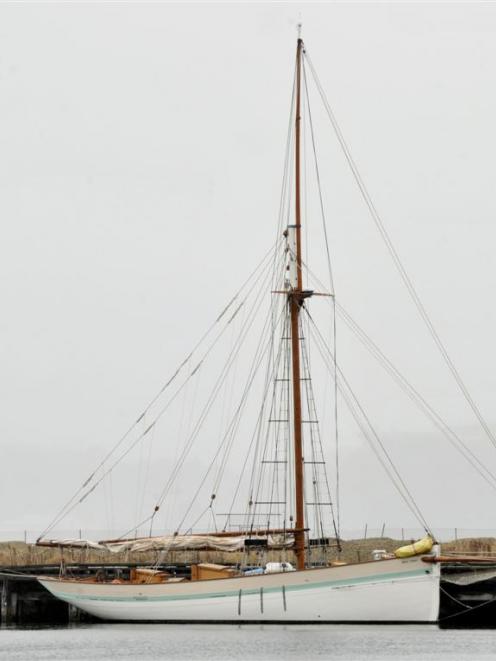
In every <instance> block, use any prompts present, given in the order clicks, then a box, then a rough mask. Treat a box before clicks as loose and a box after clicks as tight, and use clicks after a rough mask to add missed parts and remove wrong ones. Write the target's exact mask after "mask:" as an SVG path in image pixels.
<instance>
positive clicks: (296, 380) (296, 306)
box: [288, 34, 305, 569]
mask: <svg viewBox="0 0 496 661" xmlns="http://www.w3.org/2000/svg"><path fill="white" fill-rule="evenodd" d="M302 50H303V41H302V39H301V37H300V35H299V34H298V43H297V49H296V108H295V227H294V231H295V239H296V241H295V243H296V246H295V247H296V255H295V256H296V276H297V277H296V283H294V284H296V287H295V286H294V285H293V288H292V289H291V290H290V292H289V294H288V303H289V306H290V312H291V355H292V369H293V420H294V463H295V505H296V521H295V526H294V527H295V529H296V531H295V549H296V562H297V567H298V569H305V531H304V529H305V508H304V498H303V443H302V429H301V382H300V336H299V316H300V308H301V305H302V303H303V298H304V294H303V286H302V284H303V283H302V273H301V196H300V125H301V56H302Z"/></svg>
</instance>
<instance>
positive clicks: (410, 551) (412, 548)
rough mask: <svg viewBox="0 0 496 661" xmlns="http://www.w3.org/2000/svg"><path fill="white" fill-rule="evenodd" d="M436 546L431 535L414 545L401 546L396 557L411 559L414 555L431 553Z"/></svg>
mask: <svg viewBox="0 0 496 661" xmlns="http://www.w3.org/2000/svg"><path fill="white" fill-rule="evenodd" d="M433 546H434V541H433V539H432V537H431V536H430V535H427V536H426V537H423V538H422V539H419V540H418V541H417V542H414V543H413V544H407V545H406V546H400V548H399V549H396V551H395V552H394V555H395V556H396V557H397V558H411V557H412V555H419V554H420V553H429V551H430V550H431V549H432V547H433Z"/></svg>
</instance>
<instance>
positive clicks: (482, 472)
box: [305, 266, 496, 489]
mask: <svg viewBox="0 0 496 661" xmlns="http://www.w3.org/2000/svg"><path fill="white" fill-rule="evenodd" d="M305 269H306V271H307V273H308V274H310V275H311V277H312V279H313V280H314V281H315V282H316V284H317V285H318V286H319V287H323V285H322V283H321V282H320V281H319V280H318V278H316V276H315V275H314V274H313V273H312V272H311V271H310V269H308V267H306V266H305ZM335 304H336V306H337V312H338V314H339V316H340V317H341V318H342V320H343V321H344V322H345V324H346V325H347V327H348V328H349V329H350V330H351V331H352V332H353V333H354V335H355V336H356V337H357V338H358V339H359V341H360V342H361V343H362V344H363V345H364V346H365V348H366V349H367V350H368V351H369V353H370V354H371V355H372V356H373V357H374V358H375V359H376V360H377V362H378V363H379V364H380V365H381V367H382V368H383V369H384V370H385V371H386V372H387V373H388V374H389V375H390V376H391V377H392V378H393V380H394V381H395V382H396V384H397V385H398V386H399V387H400V388H401V389H402V390H403V392H404V393H405V394H406V395H408V397H409V398H410V399H411V400H412V401H413V402H414V403H415V405H416V406H417V407H418V408H419V409H420V410H421V411H422V412H423V413H424V415H425V416H426V417H427V418H428V419H429V420H430V421H431V422H432V423H433V424H434V425H435V426H436V427H437V429H439V430H440V431H441V432H442V434H443V435H444V436H445V438H446V439H447V440H448V441H449V443H450V444H451V445H452V446H453V447H454V448H455V450H457V452H459V453H460V454H461V456H462V457H463V458H464V459H465V460H466V461H467V462H468V463H469V464H470V465H471V466H472V468H473V469H474V470H475V471H476V472H477V473H478V474H479V476H480V477H482V478H483V479H484V480H485V481H486V482H487V483H488V484H489V486H491V487H492V488H493V489H496V475H495V474H494V473H493V472H492V471H490V470H489V468H487V466H485V465H484V464H483V463H482V462H481V461H480V459H479V458H478V457H477V455H476V454H475V453H474V452H473V451H472V450H471V449H470V448H469V447H468V445H467V444H466V443H465V442H464V441H463V439H462V438H461V437H460V436H459V435H458V434H457V433H456V432H455V431H454V430H453V429H452V428H451V427H450V426H449V425H448V423H447V422H446V421H445V420H444V419H443V418H442V417H441V416H440V415H439V413H438V412H437V411H436V410H435V409H434V408H433V407H432V406H431V405H430V404H429V402H428V401H427V400H426V399H425V397H423V395H422V394H421V393H420V392H419V391H418V390H417V389H416V388H415V387H414V386H413V385H412V384H411V383H410V382H409V381H408V379H407V378H406V377H405V376H404V375H403V374H402V373H401V372H400V371H399V370H398V368H397V367H396V366H395V365H394V364H393V363H392V361H391V360H390V359H389V358H388V357H387V356H386V355H385V354H384V352H383V351H382V350H381V349H380V348H379V346H378V345H377V344H375V342H374V341H373V340H372V338H371V337H370V336H369V335H368V334H367V333H366V332H365V330H363V328H361V327H360V326H359V325H358V323H357V322H356V321H355V320H354V319H353V318H352V317H351V315H350V314H349V313H348V312H347V311H346V310H345V309H344V308H343V306H342V305H341V304H339V303H338V302H337V301H336V303H335Z"/></svg>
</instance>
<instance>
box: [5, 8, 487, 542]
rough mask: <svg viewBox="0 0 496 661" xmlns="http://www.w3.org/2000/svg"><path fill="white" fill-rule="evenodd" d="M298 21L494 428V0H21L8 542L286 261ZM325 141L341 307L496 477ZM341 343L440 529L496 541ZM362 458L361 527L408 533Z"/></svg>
mask: <svg viewBox="0 0 496 661" xmlns="http://www.w3.org/2000/svg"><path fill="white" fill-rule="evenodd" d="M300 14H301V19H302V21H303V24H304V28H303V30H304V34H303V36H304V39H305V42H306V44H307V47H308V50H309V53H310V55H311V57H312V60H313V62H314V64H315V66H316V68H317V70H318V73H319V76H320V79H321V82H322V83H323V85H324V87H325V89H326V92H327V95H328V97H329V99H330V101H331V104H332V106H333V109H334V112H335V114H336V116H337V118H338V121H339V122H340V125H341V128H342V130H343V132H344V134H345V136H346V138H347V141H348V143H349V145H350V147H351V150H352V152H353V154H354V156H355V159H356V161H357V163H358V165H359V168H360V170H361V172H362V175H363V177H364V179H365V181H366V183H367V186H368V188H369V190H370V192H371V195H372V197H373V199H374V201H375V203H376V206H377V208H378V209H379V211H380V213H381V215H382V218H383V220H384V223H385V225H386V227H387V228H388V230H389V231H390V234H391V236H392V239H393V241H394V243H395V245H396V247H397V249H398V252H399V253H400V255H401V257H402V259H403V260H404V263H405V265H406V268H407V270H408V272H409V273H410V275H411V277H412V279H413V281H414V282H415V285H416V287H417V290H418V292H419V294H420V296H421V298H422V300H423V301H424V303H425V305H426V307H427V309H428V310H429V313H430V314H431V317H432V319H433V321H434V324H435V326H436V327H437V329H438V331H439V333H440V335H441V337H442V338H443V340H444V341H445V343H446V346H447V348H448V350H449V352H450V354H451V355H452V357H453V359H454V361H455V363H456V364H457V366H458V367H459V370H460V372H461V373H462V375H463V377H464V379H465V381H466V383H467V385H468V386H469V388H470V390H471V392H472V394H473V396H474V398H475V399H476V401H477V402H478V403H479V405H480V408H481V410H482V411H483V413H484V415H485V416H486V418H487V420H488V422H489V424H490V425H491V427H492V429H493V430H494V431H495V432H496V415H495V409H494V395H495V392H496V369H495V368H496V364H495V363H496V359H495V352H494V349H493V347H494V338H495V336H496V310H495V307H494V291H495V285H496V269H495V264H494V259H493V254H494V243H495V240H496V228H495V217H496V200H495V196H494V172H495V164H494V154H495V153H496V131H495V128H494V118H495V117H496V92H495V80H494V63H495V62H496V39H495V38H494V35H495V32H496V5H495V4H494V3H473V2H471V3H449V2H443V3H402V2H398V3H371V2H370V3H349V2H346V3H311V2H308V3H294V4H290V3H274V4H269V3H261V4H241V3H232V4H220V3H218V4H210V3H199V4H187V3H181V4H173V3H171V4H166V3H126V4H125V3H106V4H103V3H102V4H98V3H92V4H88V3H80V4H79V3H70V4H69V3H65V4H64V3H50V4H49V3H33V4H28V3H2V4H0V223H1V242H0V357H1V358H0V365H1V369H0V401H1V416H0V443H1V453H2V454H1V458H2V461H1V467H2V477H1V481H0V484H1V487H0V530H19V529H24V528H27V529H30V530H38V529H42V528H43V527H44V525H45V524H46V523H47V522H48V521H49V519H50V518H51V516H52V515H53V513H54V512H55V510H56V509H57V507H58V506H59V505H61V504H62V503H63V501H64V500H65V498H66V497H67V496H68V495H69V494H70V492H71V490H72V489H73V487H76V486H78V485H79V484H80V483H81V481H82V480H83V479H84V477H85V476H86V475H87V474H88V473H89V472H90V470H91V468H92V467H93V466H94V464H95V463H96V460H97V459H99V458H100V457H101V456H102V454H104V452H105V450H106V449H107V448H108V447H109V446H111V445H112V444H113V442H114V441H115V440H116V439H117V438H119V436H120V435H121V434H122V432H123V431H125V429H126V428H127V427H128V426H129V424H130V422H131V421H133V420H134V419H135V417H136V415H137V414H139V413H140V411H141V410H142V408H143V405H144V404H145V403H146V401H147V400H148V399H149V398H150V397H151V396H152V395H153V394H154V393H155V392H156V391H157V390H158V389H159V388H160V386H161V385H162V383H163V381H164V379H165V378H166V377H167V376H168V375H169V374H170V373H171V372H173V370H174V368H175V367H176V365H177V363H178V362H180V360H181V359H182V358H183V357H184V356H185V355H186V354H187V353H188V351H189V350H190V348H191V347H192V345H193V344H194V342H195V341H196V339H197V338H198V336H199V334H200V333H201V331H202V330H203V329H204V328H206V327H207V326H208V325H209V323H210V322H211V321H212V319H213V318H215V315H216V314H217V313H218V311H219V310H220V309H221V308H222V306H223V304H224V303H225V302H227V300H228V299H229V297H230V296H231V295H232V293H233V291H234V289H235V288H236V286H237V285H238V284H239V283H241V282H242V281H243V279H244V278H245V277H246V275H247V274H248V273H249V272H250V270H251V268H252V267H253V265H254V264H256V263H257V261H258V260H259V259H260V258H261V256H262V255H263V254H264V253H265V252H266V250H267V249H268V247H269V246H270V245H271V244H272V242H273V240H274V231H275V227H276V222H277V212H278V203H279V193H280V181H281V175H282V164H283V156H284V147H285V139H286V129H287V115H288V110H289V97H290V90H291V84H292V75H293V61H294V48H295V36H296V28H295V26H296V23H297V21H298V19H299V16H300ZM316 124H317V128H318V133H319V138H320V139H319V152H320V153H322V159H323V163H322V168H323V175H324V176H323V180H324V194H325V202H326V209H327V219H328V231H329V234H330V238H331V249H332V257H333V266H334V274H335V285H336V292H337V296H338V299H339V300H340V301H341V303H342V304H343V305H344V306H345V308H346V309H347V310H348V311H349V312H350V313H351V314H352V315H353V316H354V317H355V318H356V319H357V320H358V321H359V322H360V324H361V325H362V326H363V327H364V328H365V329H366V330H367V331H368V332H369V333H370V334H371V335H372V337H373V338H374V339H375V340H376V341H377V342H378V343H379V344H380V345H381V346H382V347H384V349H385V350H387V352H388V354H389V355H390V356H391V357H392V358H393V359H394V360H395V361H396V362H397V363H398V365H399V366H400V367H401V368H402V369H403V370H404V372H405V374H407V376H408V377H409V378H410V379H411V380H412V382H413V383H415V384H416V385H418V387H419V388H420V389H421V391H422V392H423V393H424V394H425V395H426V397H427V398H428V399H429V401H430V402H432V403H433V405H434V406H435V407H436V408H437V409H438V410H439V412H440V413H442V415H443V416H444V417H445V418H446V419H447V420H448V421H449V422H450V424H451V425H452V426H453V427H454V428H455V429H456V431H457V432H458V433H459V434H460V435H462V436H463V437H464V438H465V439H466V441H467V443H469V444H470V446H471V448H472V449H473V450H474V452H476V454H477V455H478V456H479V457H480V458H481V459H483V460H484V461H485V462H486V463H487V465H488V466H490V467H491V469H492V470H496V450H495V449H494V448H491V447H490V445H489V442H488V441H487V439H486V438H485V437H484V436H483V434H482V431H480V430H479V428H478V427H477V423H476V421H474V418H473V415H472V413H471V412H470V410H469V409H468V407H467V406H466V404H465V403H464V401H463V399H462V398H461V396H460V394H459V393H458V392H457V389H456V386H455V385H454V384H453V383H452V381H451V379H450V378H449V376H448V374H447V370H446V368H445V366H444V365H443V363H442V361H441V359H440V358H439V357H438V356H437V354H436V352H435V351H434V349H433V347H432V343H431V342H430V340H429V338H428V337H427V335H426V332H425V329H424V328H423V326H422V324H421V323H420V322H419V321H418V319H417V318H416V316H415V313H414V311H413V309H412V305H411V302H410V301H409V300H408V298H407V295H406V293H405V292H404V291H403V288H402V285H401V283H400V282H399V280H398V277H397V275H396V273H395V271H394V269H393V267H392V266H391V264H390V262H389V261H388V257H387V254H386V252H385V250H384V247H383V246H382V244H381V243H380V240H379V238H378V236H377V233H376V231H375V229H374V227H373V224H372V222H371V220H370V219H369V218H368V216H367V212H366V210H365V207H364V205H363V202H362V201H361V199H360V197H359V195H358V192H357V191H356V189H355V187H354V183H353V181H352V178H351V176H350V173H349V172H348V170H347V168H346V164H345V162H344V159H343V157H342V155H341V154H340V153H339V148H338V145H337V142H336V140H335V139H334V138H333V135H332V133H331V130H330V127H329V126H328V125H327V124H326V123H325V120H324V116H323V114H321V116H320V118H319V116H318V115H316ZM324 154H326V155H324ZM321 267H322V268H321V269H320V270H321V271H322V269H323V268H324V267H323V265H321ZM323 276H324V277H325V271H324V272H323ZM341 347H342V362H343V364H344V365H345V366H346V369H347V373H349V374H350V378H352V380H353V381H354V383H355V384H356V387H357V390H358V391H359V392H360V394H361V396H362V397H363V398H364V401H366V403H367V410H368V411H369V413H370V415H371V417H372V418H373V419H374V421H375V422H376V424H377V426H378V428H379V429H380V430H381V432H382V433H383V434H384V435H385V437H386V438H387V439H388V440H389V441H390V442H393V441H394V440H395V439H398V444H397V446H396V453H397V455H396V456H397V457H398V459H401V462H402V468H403V470H404V472H405V474H406V477H407V478H408V480H409V483H410V484H411V486H412V488H413V490H415V489H417V490H418V492H419V498H420V500H421V502H422V505H423V509H424V511H425V514H426V516H427V518H428V520H429V522H430V523H432V525H434V526H440V527H447V526H455V525H457V526H460V527H472V528H484V527H487V528H489V527H494V528H496V524H495V522H494V516H493V513H492V510H493V508H492V507H491V506H487V503H491V502H493V501H492V499H493V498H494V492H493V491H492V490H490V489H489V488H488V487H487V486H486V485H485V484H484V483H483V482H482V481H481V480H480V479H478V478H477V475H476V474H475V473H473V471H472V470H471V469H470V468H469V467H468V466H467V465H465V464H464V463H463V462H462V461H461V460H460V458H459V457H458V456H457V455H456V454H454V453H453V451H452V450H450V449H449V446H448V445H447V444H446V442H445V441H444V440H443V439H442V438H439V435H438V434H437V433H436V432H435V430H434V429H433V428H432V427H430V426H429V425H428V423H427V422H425V421H422V420H419V418H418V415H417V414H414V413H413V411H412V409H411V407H409V406H408V405H407V404H405V403H404V401H403V403H401V400H400V401H399V403H397V401H396V399H395V393H396V391H395V390H394V388H393V386H391V385H388V384H387V383H386V382H385V380H384V377H382V376H376V373H374V372H373V370H372V369H371V368H370V366H369V364H368V362H367V359H366V358H365V357H364V356H363V355H362V354H361V353H360V352H359V351H358V350H356V348H355V345H353V344H352V343H351V340H348V339H347V338H346V336H344V337H343V340H342V343H341ZM369 368H370V369H369ZM377 374H380V373H379V372H377ZM343 443H344V445H343V513H342V519H343V527H344V528H354V527H358V526H361V525H362V524H363V523H365V522H368V523H369V525H371V526H376V527H378V526H380V525H381V524H382V522H383V521H387V522H388V523H390V524H391V525H396V526H401V525H405V526H406V525H411V520H410V519H409V517H408V513H405V512H404V509H402V507H401V506H400V505H399V503H398V502H397V501H396V499H395V498H394V497H393V495H392V493H391V490H390V488H389V487H387V486H386V485H385V483H384V482H385V480H384V477H383V475H382V473H381V471H380V468H378V469H377V471H375V470H374V471H372V469H371V468H370V466H371V463H372V459H371V456H369V454H368V452H367V450H366V448H365V446H363V445H361V442H360V436H359V434H358V432H356V430H355V431H353V430H352V429H351V428H350V429H349V431H348V437H347V439H346V441H343ZM481 502H482V503H484V505H482V506H481V505H480V503H481ZM86 516H88V514H86ZM122 518H124V517H122ZM79 523H80V525H81V527H83V528H86V529H87V528H90V527H92V525H93V523H94V521H93V520H88V519H87V520H81V521H79V520H78V519H77V517H74V518H73V519H71V522H70V524H71V525H73V526H77V527H79V525H78V524H79ZM95 525H96V523H95Z"/></svg>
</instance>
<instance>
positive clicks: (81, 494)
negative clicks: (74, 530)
mask: <svg viewBox="0 0 496 661" xmlns="http://www.w3.org/2000/svg"><path fill="white" fill-rule="evenodd" d="M279 243H281V240H280V239H279V240H278V241H277V242H276V243H275V244H274V245H273V246H272V247H271V248H270V250H268V251H267V253H265V255H264V257H263V258H262V260H261V261H260V262H259V263H258V264H257V266H256V267H255V269H253V271H252V272H251V273H250V275H249V276H248V278H246V279H245V281H244V282H243V284H242V285H241V287H240V288H239V289H238V291H237V292H236V294H235V295H234V297H232V298H231V299H230V302H229V303H228V304H227V305H226V306H225V307H224V308H223V309H222V311H221V313H220V314H219V315H218V316H217V318H216V320H215V321H214V322H213V323H212V324H211V325H210V327H209V328H208V330H207V331H206V332H205V333H203V335H202V336H201V338H200V340H198V342H197V343H196V344H195V346H194V348H193V350H192V351H191V352H190V353H189V354H188V356H187V357H186V358H185V359H184V360H183V361H182V363H181V364H180V365H179V367H178V368H177V369H176V371H175V372H174V374H173V375H172V376H171V377H170V378H169V379H168V381H167V382H166V383H165V385H164V386H162V388H161V389H160V391H159V392H158V393H157V394H156V395H155V396H154V397H153V399H152V400H151V401H150V402H149V404H148V405H147V406H146V408H145V410H144V411H143V413H141V415H140V416H138V418H137V419H136V421H135V422H134V423H133V424H132V425H131V426H130V427H129V428H128V430H127V431H126V432H125V434H124V435H123V436H121V438H120V439H119V440H118V441H117V443H115V444H114V446H113V447H112V449H111V450H110V451H109V452H107V454H106V455H105V457H104V459H103V460H101V461H100V463H99V464H98V466H97V467H96V468H95V469H94V471H93V472H92V473H91V475H90V476H89V477H88V478H87V479H86V480H85V481H84V482H83V484H82V485H81V486H80V487H79V489H77V491H76V492H75V493H74V495H73V496H72V497H71V498H70V499H69V500H68V501H67V502H66V503H65V505H64V506H63V507H62V508H61V509H60V510H59V511H58V512H57V514H56V515H55V516H54V518H53V519H52V521H51V522H50V523H49V525H48V526H47V527H46V528H45V529H44V530H43V532H42V533H41V534H40V536H39V537H38V541H40V540H41V539H43V538H44V537H45V535H46V534H47V533H48V532H49V531H50V530H52V529H53V528H54V527H55V526H56V525H57V524H58V523H60V521H62V520H63V519H64V518H65V517H66V516H67V515H68V514H69V513H70V512H71V511H72V510H73V509H74V508H75V507H77V506H78V505H79V504H80V503H82V502H83V501H84V500H86V498H87V497H88V496H89V495H90V494H91V493H92V492H93V491H94V490H95V489H96V487H97V486H98V485H99V484H100V483H101V482H102V480H104V479H105V477H107V475H109V474H110V473H111V472H112V470H113V469H114V468H115V467H116V466H117V465H118V464H119V463H120V462H121V461H122V460H123V459H124V458H125V457H126V456H127V455H128V454H129V452H130V451H131V450H132V449H133V448H134V447H135V446H136V445H137V443H139V441H141V440H142V439H143V438H144V437H145V436H146V435H147V434H148V433H149V432H150V430H151V429H153V427H154V425H155V423H156V422H157V421H158V420H159V419H160V417H161V416H162V415H163V414H164V413H165V411H166V410H167V409H168V407H169V406H170V405H171V404H172V402H173V401H174V400H175V399H176V397H177V396H178V395H179V394H180V392H181V391H182V390H183V388H184V387H185V386H186V384H187V383H188V382H189V380H190V379H191V378H192V377H193V376H194V374H195V373H196V372H197V371H198V369H199V367H200V366H201V365H202V363H203V361H204V360H205V359H206V358H207V356H208V355H209V353H210V352H211V351H212V350H213V348H214V346H215V345H216V343H217V342H218V341H219V339H220V337H221V336H222V335H223V334H224V332H225V330H226V329H227V328H228V326H229V324H230V323H231V321H232V320H233V318H234V316H235V315H236V314H237V312H238V311H239V309H240V306H238V308H237V309H236V311H235V312H234V314H233V315H232V316H231V317H229V319H228V320H227V323H225V324H224V327H223V329H222V330H221V331H220V332H219V333H218V334H217V336H216V337H215V339H214V340H213V342H212V343H211V344H210V346H209V347H208V348H207V349H206V351H205V352H204V354H203V356H202V358H201V360H200V361H199V363H198V364H197V366H196V367H195V369H194V370H193V371H192V372H191V373H190V374H189V375H188V376H187V377H186V380H185V381H184V382H183V383H182V385H181V386H180V387H179V388H178V389H177V390H176V392H175V393H174V395H172V396H171V397H170V398H169V400H168V401H167V403H166V404H165V406H163V407H162V409H161V410H160V411H159V413H158V414H157V415H156V417H155V419H154V420H153V422H152V423H151V424H150V425H148V426H147V427H146V429H145V430H144V431H143V432H142V433H140V434H139V435H138V437H137V438H136V439H135V440H134V441H132V442H131V444H130V445H129V447H128V448H127V449H126V450H125V451H123V453H122V454H121V455H120V457H118V459H117V460H115V461H114V462H113V464H112V465H111V466H110V468H108V469H105V468H104V467H105V464H106V462H107V461H108V460H109V459H110V458H111V457H112V456H113V455H114V454H115V452H116V451H117V450H118V449H119V448H120V447H121V446H122V445H123V443H124V441H125V440H126V439H127V438H128V437H129V436H130V434H131V432H132V431H133V430H134V429H135V428H136V427H137V425H139V423H140V422H141V421H142V420H143V419H144V417H145V416H146V414H147V413H148V412H149V411H150V409H151V408H152V406H153V405H154V404H155V403H156V402H157V401H158V400H159V398H160V396H161V395H162V394H163V393H164V392H165V390H166V389H167V388H168V387H169V386H170V385H171V383H172V382H173V381H174V380H175V379H176V377H177V376H178V374H179V373H180V372H181V370H183V368H184V366H185V365H186V364H187V363H188V362H189V360H190V359H191V357H192V356H193V354H194V353H195V352H196V351H197V350H198V349H199V348H200V346H201V345H202V344H203V343H204V342H205V340H206V339H207V337H208V336H209V335H210V334H211V332H212V330H213V329H214V328H215V327H216V326H218V325H219V323H220V321H221V320H222V319H223V318H224V317H225V315H226V313H227V311H228V310H229V309H230V308H231V306H232V305H233V303H234V302H235V301H236V300H237V299H238V298H239V296H240V295H241V293H242V292H243V290H244V289H245V288H246V286H247V285H248V284H249V283H250V282H251V281H252V279H253V277H254V276H255V275H256V274H257V273H258V276H257V277H256V279H255V281H254V282H252V284H251V286H250V288H249V289H248V292H247V293H246V294H245V297H244V300H245V301H246V300H247V298H248V296H249V295H250V294H251V292H252V291H253V289H254V287H255V286H256V284H257V283H258V282H259V280H260V278H261V276H263V274H264V272H265V271H266V270H267V268H268V266H269V265H270V263H271V260H272V254H273V252H277V249H278V245H279ZM100 470H102V471H103V473H102V474H101V475H100V476H99V477H98V478H97V474H98V472H99V471H100ZM91 483H93V484H92V486H89V485H90V484H91ZM87 487H89V488H87Z"/></svg>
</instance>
